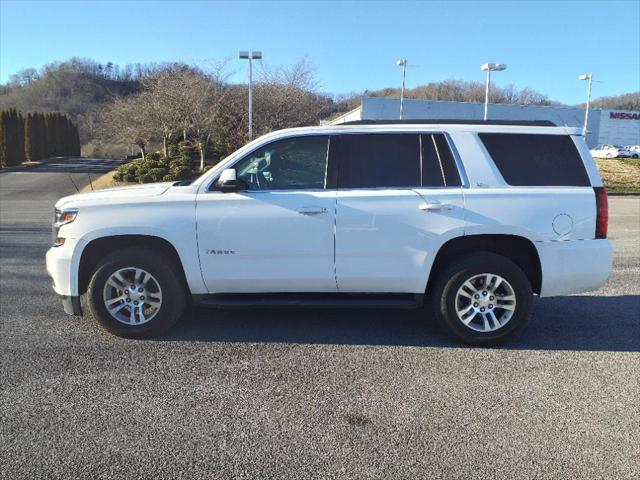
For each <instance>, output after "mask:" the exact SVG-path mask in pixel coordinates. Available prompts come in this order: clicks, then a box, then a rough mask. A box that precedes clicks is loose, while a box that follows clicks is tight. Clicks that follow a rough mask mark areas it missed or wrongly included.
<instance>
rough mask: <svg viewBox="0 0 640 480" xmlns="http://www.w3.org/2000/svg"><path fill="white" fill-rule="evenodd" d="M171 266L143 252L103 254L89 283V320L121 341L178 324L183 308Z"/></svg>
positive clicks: (129, 250) (130, 249) (135, 249)
mask: <svg viewBox="0 0 640 480" xmlns="http://www.w3.org/2000/svg"><path fill="white" fill-rule="evenodd" d="M180 278H181V277H180V275H178V273H177V266H176V265H173V263H172V262H170V261H169V262H168V261H167V259H166V256H165V257H163V256H161V255H160V254H159V253H156V252H154V251H152V250H149V249H144V248H140V247H128V248H124V249H121V250H117V251H115V252H113V253H111V254H109V255H107V256H106V257H105V258H104V259H103V260H102V261H101V262H100V263H99V264H98V267H97V269H96V270H95V272H94V274H93V277H92V278H91V282H90V283H89V290H88V300H89V308H90V309H91V313H92V314H93V316H94V317H95V318H96V319H97V320H98V321H99V322H100V323H101V324H102V326H103V327H105V328H106V329H107V330H109V331H110V332H111V333H114V334H116V335H118V336H121V337H127V338H146V337H153V336H156V335H160V334H161V333H163V332H165V331H167V330H168V329H170V328H171V327H172V326H173V325H175V324H176V322H177V321H178V320H179V318H180V316H181V315H182V312H183V311H184V308H185V305H186V299H185V295H186V292H185V289H184V287H183V285H182V282H181V281H180V280H179V279H180Z"/></svg>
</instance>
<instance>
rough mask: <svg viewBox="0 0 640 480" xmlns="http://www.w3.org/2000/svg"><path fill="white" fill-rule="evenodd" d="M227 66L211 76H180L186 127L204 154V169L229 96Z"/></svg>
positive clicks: (201, 160)
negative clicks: (209, 145)
mask: <svg viewBox="0 0 640 480" xmlns="http://www.w3.org/2000/svg"><path fill="white" fill-rule="evenodd" d="M224 67H225V64H224V63H221V64H219V65H218V66H216V67H215V68H214V69H213V70H212V71H210V72H209V73H207V74H199V73H190V74H185V75H182V76H181V77H180V82H181V92H180V96H181V98H182V106H183V115H182V118H183V119H184V121H185V122H186V124H185V127H186V128H187V129H188V130H189V131H190V132H191V135H192V138H193V140H194V142H195V144H196V146H197V147H198V151H199V152H200V169H201V170H203V169H204V160H205V155H206V150H207V145H208V144H209V141H210V139H211V136H212V135H213V133H214V131H215V129H216V127H217V125H218V117H219V115H220V111H221V108H222V100H223V98H224V95H225V93H226V90H227V87H226V85H225V80H226V75H225V73H224Z"/></svg>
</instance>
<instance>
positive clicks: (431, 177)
mask: <svg viewBox="0 0 640 480" xmlns="http://www.w3.org/2000/svg"><path fill="white" fill-rule="evenodd" d="M460 185H461V182H460V174H459V173H458V167H457V166H456V162H455V160H454V158H453V154H452V153H451V149H450V148H449V143H448V142H447V139H446V138H445V136H444V134H442V133H435V134H428V135H422V186H423V187H459V186H460Z"/></svg>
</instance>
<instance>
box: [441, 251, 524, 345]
mask: <svg viewBox="0 0 640 480" xmlns="http://www.w3.org/2000/svg"><path fill="white" fill-rule="evenodd" d="M433 298H434V310H435V312H436V316H437V318H438V320H439V321H440V323H441V324H442V325H443V326H444V327H445V328H446V329H447V330H448V331H449V332H450V333H451V334H453V336H454V337H456V338H457V339H458V340H460V341H462V342H464V343H468V344H471V345H483V346H490V345H498V344H502V343H505V342H507V341H509V340H511V339H512V338H514V337H515V336H516V335H518V334H519V333H520V332H521V331H522V330H523V329H524V327H525V326H526V324H527V321H528V320H529V317H530V315H531V308H532V304H533V292H532V289H531V283H530V282H529V279H528V278H527V276H526V275H525V274H524V272H523V271H522V270H521V269H520V267H518V266H517V265H516V264H515V263H513V262H512V261H510V260H509V259H507V258H505V257H503V256H501V255H496V254H494V253H489V252H482V253H477V254H473V255H469V256H466V257H463V258H462V259H460V260H458V261H457V262H456V263H455V264H453V265H451V267H449V268H448V269H446V270H445V271H443V272H441V274H440V275H439V276H438V280H437V281H436V284H435V289H434V297H433Z"/></svg>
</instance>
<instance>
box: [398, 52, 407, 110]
mask: <svg viewBox="0 0 640 480" xmlns="http://www.w3.org/2000/svg"><path fill="white" fill-rule="evenodd" d="M396 65H397V66H399V67H402V89H401V90H400V120H402V117H403V115H404V84H405V80H406V79H407V59H406V58H400V59H399V60H398V61H397V62H396Z"/></svg>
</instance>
